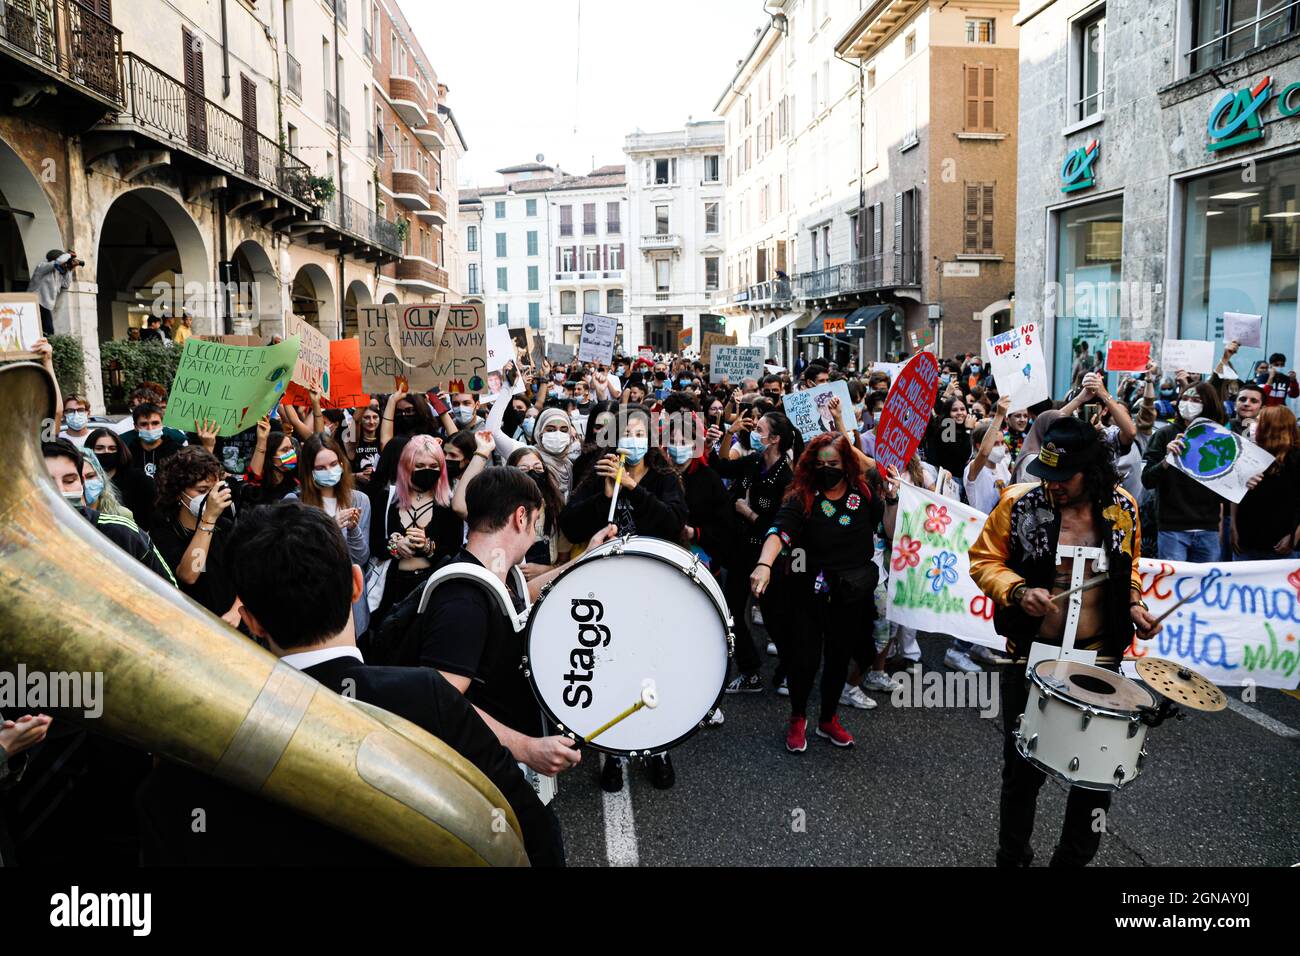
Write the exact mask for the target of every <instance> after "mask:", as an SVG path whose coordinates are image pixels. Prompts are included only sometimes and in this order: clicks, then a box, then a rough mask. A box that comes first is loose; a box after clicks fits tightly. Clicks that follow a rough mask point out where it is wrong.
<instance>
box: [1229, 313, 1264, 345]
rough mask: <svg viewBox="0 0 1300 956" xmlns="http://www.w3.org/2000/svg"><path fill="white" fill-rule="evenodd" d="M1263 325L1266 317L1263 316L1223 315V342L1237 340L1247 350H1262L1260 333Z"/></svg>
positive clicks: (1245, 314) (1246, 314) (1247, 314)
mask: <svg viewBox="0 0 1300 956" xmlns="http://www.w3.org/2000/svg"><path fill="white" fill-rule="evenodd" d="M1263 325H1264V317H1263V316H1262V315H1251V314H1249V313H1247V312H1225V313H1223V341H1225V342H1231V341H1233V340H1234V339H1235V340H1236V342H1237V344H1238V345H1241V346H1243V347H1245V348H1251V349H1257V348H1260V347H1261V343H1260V337H1259V332H1260V329H1261V328H1262V327H1263Z"/></svg>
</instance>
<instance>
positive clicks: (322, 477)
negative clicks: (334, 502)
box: [311, 465, 343, 488]
mask: <svg viewBox="0 0 1300 956" xmlns="http://www.w3.org/2000/svg"><path fill="white" fill-rule="evenodd" d="M311 479H312V481H314V482H316V484H318V485H320V486H321V487H322V488H333V487H334V486H335V485H337V484H338V483H339V482H340V481H342V480H343V466H342V465H335V466H334V467H333V468H316V469H314V470H313V471H312V473H311Z"/></svg>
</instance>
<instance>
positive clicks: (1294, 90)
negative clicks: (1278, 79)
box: [1205, 76, 1300, 152]
mask: <svg viewBox="0 0 1300 956" xmlns="http://www.w3.org/2000/svg"><path fill="white" fill-rule="evenodd" d="M1273 85H1274V84H1273V77H1271V76H1266V77H1264V78H1263V79H1262V80H1260V81H1259V82H1258V83H1256V84H1255V86H1254V87H1252V88H1250V89H1246V90H1233V91H1230V92H1228V93H1225V94H1224V95H1223V98H1222V99H1221V100H1219V101H1218V102H1217V103H1215V104H1214V109H1212V110H1210V117H1209V119H1208V120H1207V121H1206V124H1205V131H1206V133H1207V134H1208V135H1209V138H1210V143H1209V146H1207V147H1206V148H1207V149H1209V150H1210V152H1215V151H1217V150H1220V149H1228V148H1229V147H1231V146H1240V145H1241V144H1242V143H1249V142H1251V141H1252V140H1257V139H1263V138H1264V121H1263V119H1262V116H1263V114H1264V112H1265V110H1267V109H1268V105H1269V103H1270V102H1271V103H1272V104H1273V107H1274V108H1275V109H1276V110H1277V112H1278V115H1279V116H1283V117H1290V116H1295V115H1296V114H1297V113H1300V83H1292V84H1291V85H1290V86H1286V87H1283V88H1282V90H1281V91H1280V92H1279V93H1278V94H1277V95H1276V96H1274V95H1273Z"/></svg>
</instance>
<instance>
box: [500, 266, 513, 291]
mask: <svg viewBox="0 0 1300 956" xmlns="http://www.w3.org/2000/svg"><path fill="white" fill-rule="evenodd" d="M508 271H509V270H507V269H506V267H505V266H498V267H497V291H498V292H509V291H510V283H509V282H508V281H507V280H506V273H507V272H508Z"/></svg>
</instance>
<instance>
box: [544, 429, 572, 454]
mask: <svg viewBox="0 0 1300 956" xmlns="http://www.w3.org/2000/svg"><path fill="white" fill-rule="evenodd" d="M568 447H569V436H568V434H566V433H565V432H542V448H543V449H545V450H546V451H547V452H549V453H550V454H552V455H559V454H563V452H564V450H565V449H566V448H568Z"/></svg>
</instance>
